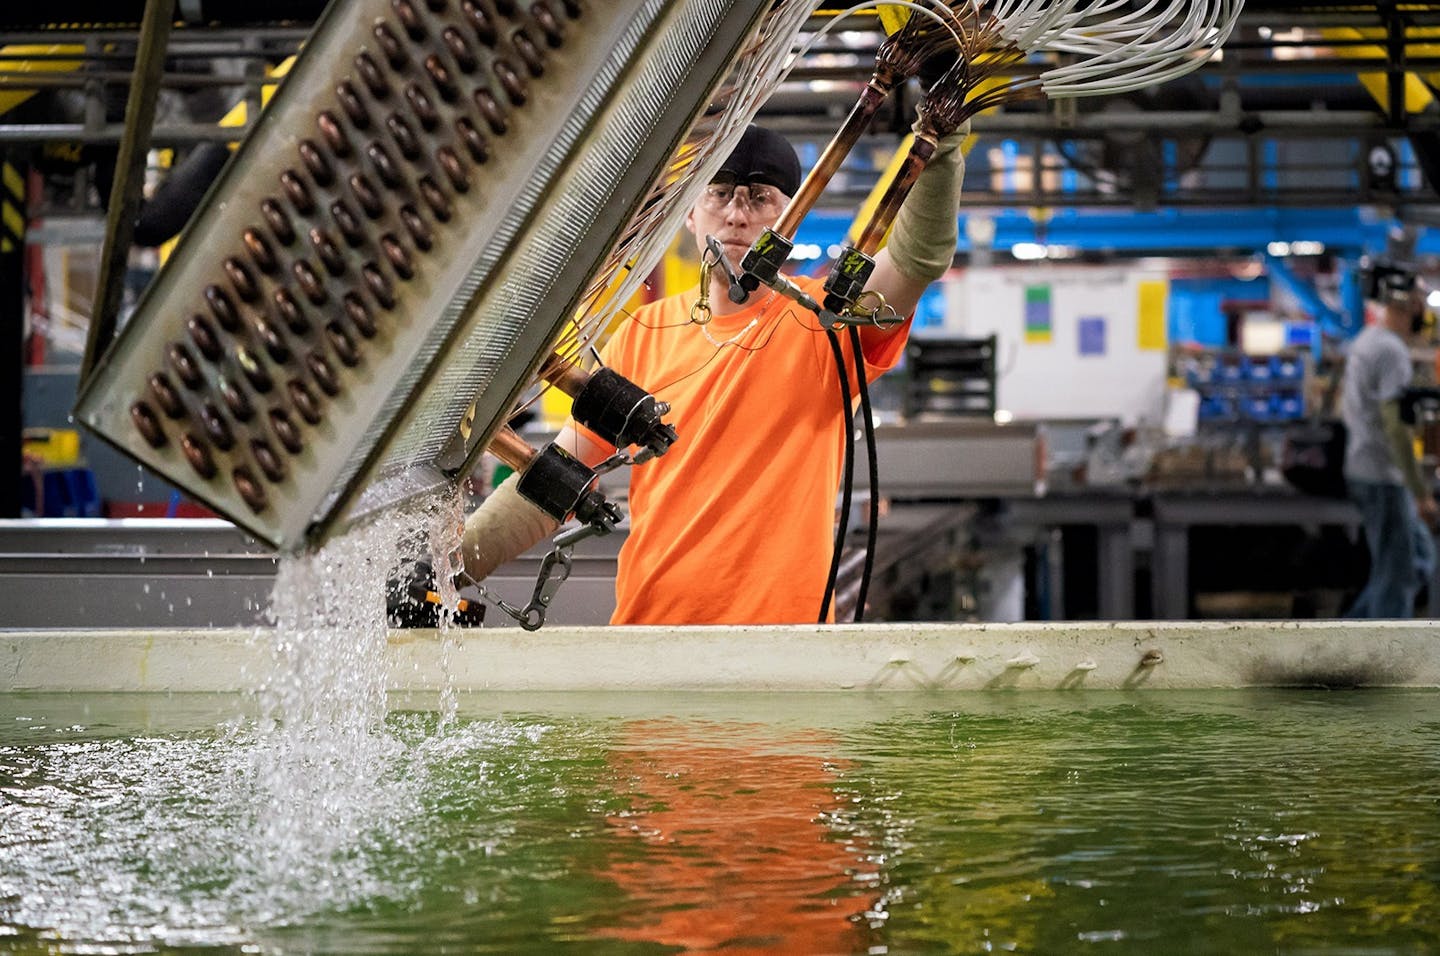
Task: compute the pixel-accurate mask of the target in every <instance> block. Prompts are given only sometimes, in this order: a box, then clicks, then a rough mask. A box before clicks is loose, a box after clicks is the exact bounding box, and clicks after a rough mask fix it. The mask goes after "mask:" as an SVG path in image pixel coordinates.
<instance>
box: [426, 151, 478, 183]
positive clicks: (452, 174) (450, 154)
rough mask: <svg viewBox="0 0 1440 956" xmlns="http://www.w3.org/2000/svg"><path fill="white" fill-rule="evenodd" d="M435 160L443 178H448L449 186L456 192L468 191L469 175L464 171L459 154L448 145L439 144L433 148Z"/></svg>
mask: <svg viewBox="0 0 1440 956" xmlns="http://www.w3.org/2000/svg"><path fill="white" fill-rule="evenodd" d="M435 162H436V163H437V164H438V165H439V166H440V171H441V172H443V173H444V174H445V178H446V179H448V180H450V185H451V187H452V188H453V189H454V190H455V191H456V192H457V193H463V192H469V190H470V177H469V175H468V174H466V172H465V164H464V163H463V162H461V160H460V155H459V154H458V153H456V152H455V150H453V149H451V148H450V147H449V146H441V147H440V148H439V149H437V150H435Z"/></svg>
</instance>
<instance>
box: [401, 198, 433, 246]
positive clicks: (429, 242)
mask: <svg viewBox="0 0 1440 956" xmlns="http://www.w3.org/2000/svg"><path fill="white" fill-rule="evenodd" d="M400 222H401V223H402V224H403V225H404V226H405V231H406V232H408V233H410V238H411V239H413V240H414V241H415V248H417V249H419V250H420V251H421V252H429V251H430V249H431V247H433V246H434V245H435V234H434V233H433V232H431V231H430V227H429V226H427V225H426V224H425V220H424V219H421V218H420V213H419V212H418V211H416V209H415V207H414V206H411V205H408V204H407V205H404V206H401V207H400Z"/></svg>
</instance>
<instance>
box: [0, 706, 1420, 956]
mask: <svg viewBox="0 0 1440 956" xmlns="http://www.w3.org/2000/svg"><path fill="white" fill-rule="evenodd" d="M435 707H436V703H435V702H434V701H427V700H424V699H412V700H397V701H394V702H392V707H391V712H390V715H389V717H388V718H387V720H386V723H385V725H384V727H383V728H376V730H375V733H374V736H375V737H376V738H377V739H378V740H379V741H380V742H381V744H382V746H380V747H378V748H377V751H376V756H375V757H374V759H373V760H371V761H370V762H368V763H367V764H366V765H365V770H364V771H363V772H359V773H356V772H354V770H353V768H350V769H347V770H345V774H346V776H345V778H344V779H342V780H336V781H334V782H333V785H331V784H330V783H327V782H326V781H325V780H324V777H325V774H327V773H332V772H334V765H329V764H327V763H326V761H325V759H323V758H321V757H317V758H314V761H313V763H314V765H313V767H308V768H307V766H306V765H305V764H304V763H303V761H302V763H301V764H300V766H301V767H302V769H301V771H300V772H299V774H298V775H297V776H296V778H295V780H294V781H293V784H294V787H293V792H292V790H291V789H289V787H290V785H289V784H287V783H286V782H285V781H284V780H282V781H281V786H280V789H279V795H278V797H277V796H276V794H275V793H274V792H271V793H270V794H269V796H268V798H262V797H261V796H259V795H257V789H256V787H257V784H256V780H257V779H258V778H259V777H263V776H264V774H265V764H266V761H267V760H269V759H271V756H270V754H271V752H270V751H267V750H266V741H265V739H264V734H263V730H262V729H261V728H257V727H256V726H255V722H254V721H253V720H251V719H250V718H249V717H248V715H247V713H246V704H245V702H244V701H241V700H238V699H235V698H228V697H208V696H184V697H153V696H128V697H126V696H84V695H66V696H58V695H24V694H20V695H8V696H4V697H0V951H3V952H25V953H32V952H34V953H39V952H91V953H94V952H155V951H161V952H169V951H186V952H189V951H196V950H207V951H226V952H274V953H290V952H294V953H302V952H304V953H309V952H315V953H320V952H325V953H445V952H448V953H470V952H488V953H519V954H523V953H556V952H576V953H665V952H709V951H717V952H721V953H725V954H739V953H887V952H888V953H979V952H993V951H1013V952H1024V953H1066V952H1085V953H1089V952H1095V953H1277V952H1278V953H1346V954H1361V953H1363V954H1376V953H1428V952H1440V779H1437V777H1440V773H1437V771H1440V693H1436V692H1431V691H1376V690H1367V691H1336V692H1318V691H1263V692H1262V691H1226V692H1204V693H1200V692H1139V693H1103V692H1088V691H1087V692H1075V693H1054V694H1048V693H1016V694H969V695H962V694H956V695H924V694H913V695H910V694H894V695H870V696H866V695H859V694H833V695H729V694H725V695H720V694H709V695H701V694H690V695H684V694H675V695H652V696H646V695H621V694H614V695H553V696H547V695H528V696H515V695H478V694H477V695H473V696H468V697H463V698H462V700H461V704H460V709H459V713H458V716H457V718H456V719H455V720H454V721H453V722H451V723H448V724H442V721H441V719H440V717H439V715H438V713H437V711H436V710H435ZM274 759H281V758H280V757H278V756H277V757H275V758H274ZM286 759H289V758H286ZM307 759H308V758H307ZM345 766H348V765H345ZM317 780H318V781H320V783H321V785H320V786H314V784H315V782H316V781H317ZM272 790H273V788H272ZM302 803H303V804H305V805H303V806H302V805H301V804H302ZM320 831H323V832H320ZM317 834H318V835H317Z"/></svg>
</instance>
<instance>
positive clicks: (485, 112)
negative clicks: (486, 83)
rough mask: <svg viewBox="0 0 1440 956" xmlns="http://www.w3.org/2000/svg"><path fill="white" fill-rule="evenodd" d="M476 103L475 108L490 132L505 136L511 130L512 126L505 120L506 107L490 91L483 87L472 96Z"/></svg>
mask: <svg viewBox="0 0 1440 956" xmlns="http://www.w3.org/2000/svg"><path fill="white" fill-rule="evenodd" d="M471 99H473V100H474V101H475V108H476V109H477V110H479V111H480V118H481V119H483V120H484V121H485V124H486V125H487V126H489V127H490V132H492V133H494V134H495V135H496V136H504V135H505V133H506V131H507V130H509V129H510V124H509V123H508V122H507V121H506V119H505V107H503V106H501V105H500V101H499V100H498V99H496V98H495V95H494V94H493V93H491V92H490V91H489V90H488V89H486V88H484V87H481V88H480V89H478V90H476V91H475V93H474V94H473V95H472V96H471Z"/></svg>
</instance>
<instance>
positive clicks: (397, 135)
mask: <svg viewBox="0 0 1440 956" xmlns="http://www.w3.org/2000/svg"><path fill="white" fill-rule="evenodd" d="M385 128H386V129H388V130H389V131H390V138H391V139H393V140H394V141H395V145H396V146H398V147H400V155H401V156H404V157H405V158H406V159H409V160H415V159H419V158H420V140H418V139H416V138H415V131H414V130H413V129H411V128H410V124H409V123H407V122H405V117H403V116H401V115H400V114H399V113H391V114H390V115H389V116H387V117H386V118H385Z"/></svg>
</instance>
